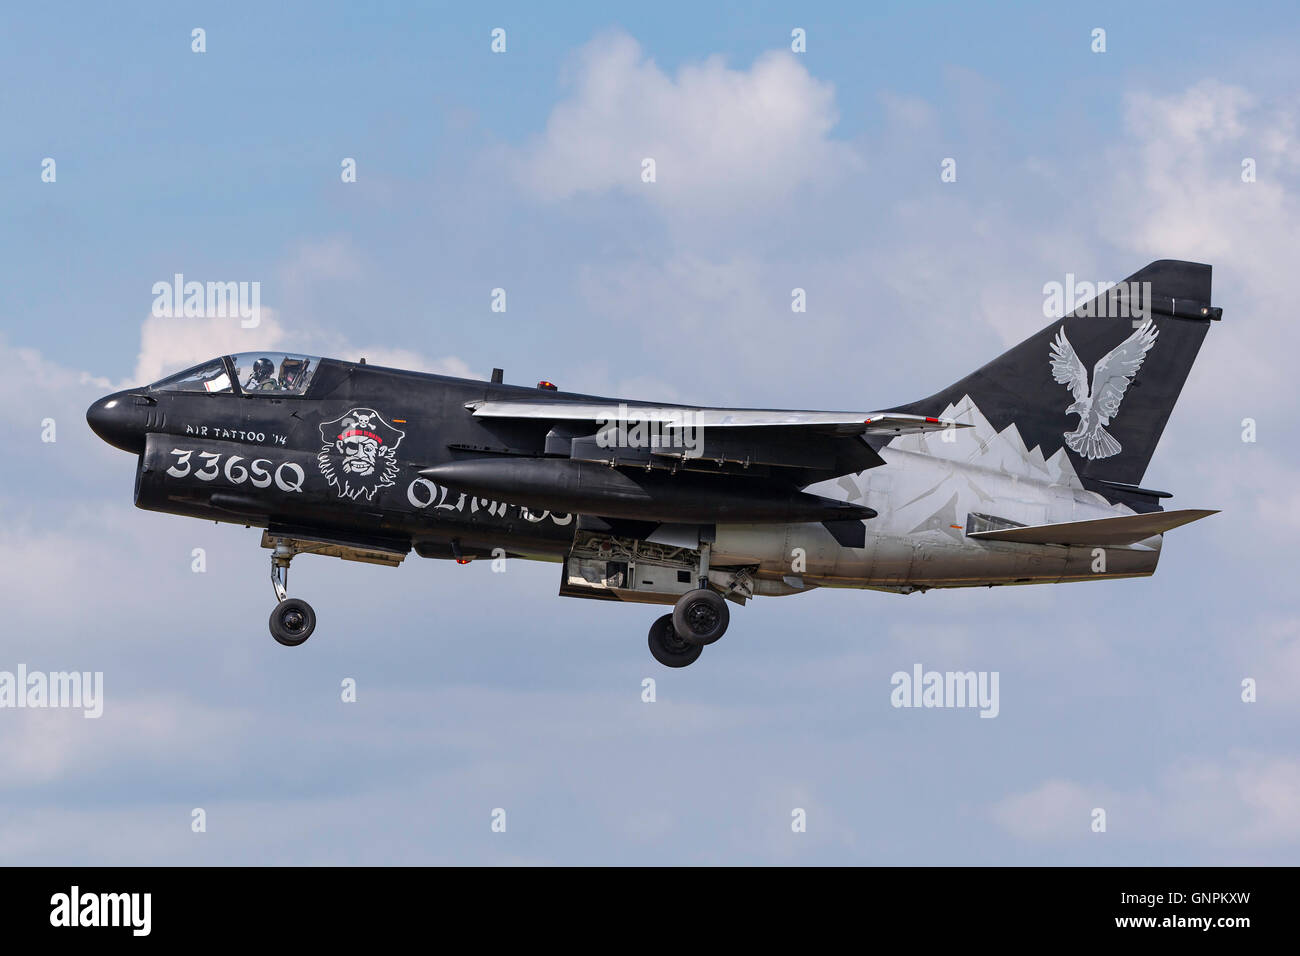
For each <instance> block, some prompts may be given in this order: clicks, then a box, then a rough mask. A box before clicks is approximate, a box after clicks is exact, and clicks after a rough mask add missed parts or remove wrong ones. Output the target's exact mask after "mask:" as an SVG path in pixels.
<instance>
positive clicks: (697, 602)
mask: <svg viewBox="0 0 1300 956" xmlns="http://www.w3.org/2000/svg"><path fill="white" fill-rule="evenodd" d="M730 622H731V612H730V611H729V610H728V609H727V602H726V599H725V598H723V596H722V595H721V594H719V593H718V592H717V591H714V590H713V589H712V588H707V587H700V588H696V589H695V590H693V591H687V592H686V593H685V594H683V595H682V596H681V597H679V598H678V599H677V603H676V604H675V605H674V606H673V613H672V614H665V615H664V616H663V617H661V618H659V619H658V620H657V621H655V622H654V623H653V624H651V625H650V654H651V655H652V656H653V657H654V659H655V660H657V661H658V662H659V663H660V664H663V665H664V666H665V667H685V666H686V665H687V664H693V663H694V662H695V661H696V660H697V659H698V658H699V656H700V654H701V653H703V652H704V645H706V644H712V643H713V642H714V641H716V640H717V639H718V638H720V637H722V635H723V634H725V633H727V625H728V624H729V623H730Z"/></svg>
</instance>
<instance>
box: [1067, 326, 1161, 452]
mask: <svg viewBox="0 0 1300 956" xmlns="http://www.w3.org/2000/svg"><path fill="white" fill-rule="evenodd" d="M1157 334H1159V333H1158V332H1157V330H1156V328H1155V325H1154V324H1153V323H1152V322H1151V320H1150V319H1147V320H1146V322H1144V323H1143V324H1142V325H1141V327H1139V328H1138V330H1137V331H1136V332H1134V333H1133V334H1132V335H1130V336H1129V337H1128V338H1126V339H1125V340H1124V341H1123V342H1121V343H1120V344H1119V345H1117V346H1115V348H1113V349H1111V350H1110V351H1109V352H1107V353H1106V354H1105V355H1104V356H1102V358H1101V360H1100V361H1098V362H1097V364H1096V365H1095V366H1093V369H1092V389H1091V392H1090V391H1089V389H1088V370H1087V369H1086V368H1085V367H1084V365H1083V363H1082V362H1081V361H1079V356H1078V355H1076V354H1075V351H1074V346H1072V345H1071V344H1070V340H1069V339H1068V338H1066V336H1065V326H1064V325H1062V326H1061V328H1060V330H1059V331H1058V332H1057V333H1056V337H1055V338H1054V339H1052V350H1051V351H1052V378H1054V379H1055V380H1056V381H1057V382H1058V383H1059V384H1061V385H1064V386H1065V387H1066V388H1068V389H1069V390H1070V394H1071V395H1073V396H1074V402H1073V404H1071V405H1070V406H1069V407H1068V408H1067V409H1066V410H1065V413H1066V414H1067V415H1078V416H1079V427H1078V428H1076V429H1075V430H1074V431H1072V432H1065V433H1064V434H1063V435H1062V437H1063V438H1064V439H1065V443H1066V445H1068V446H1069V447H1070V448H1071V449H1072V450H1074V451H1075V452H1077V453H1078V454H1080V455H1082V456H1083V457H1084V458H1109V457H1110V456H1111V455H1118V454H1119V453H1120V451H1121V450H1122V449H1121V447H1120V443H1119V442H1117V441H1116V440H1115V436H1114V435H1112V434H1111V433H1110V432H1108V431H1106V428H1105V426H1106V425H1108V424H1110V421H1111V419H1112V418H1114V417H1115V416H1116V415H1118V414H1119V404H1120V402H1121V401H1123V400H1124V392H1125V391H1127V390H1128V386H1129V383H1130V382H1132V381H1133V377H1134V376H1135V375H1137V372H1138V369H1139V368H1141V367H1142V362H1143V360H1144V359H1145V358H1146V354H1147V352H1149V351H1150V350H1151V346H1153V345H1155V342H1156V335H1157Z"/></svg>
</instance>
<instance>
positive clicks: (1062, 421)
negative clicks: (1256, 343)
mask: <svg viewBox="0 0 1300 956" xmlns="http://www.w3.org/2000/svg"><path fill="white" fill-rule="evenodd" d="M1210 273H1211V269H1210V266H1208V265H1202V264H1201V263H1197V262H1181V261H1178V260H1175V259H1161V260H1159V261H1157V262H1153V263H1151V264H1150V265H1149V266H1147V267H1146V268H1144V269H1141V270H1139V271H1138V272H1135V273H1134V274H1133V275H1131V276H1129V277H1128V278H1127V279H1125V280H1124V281H1123V282H1120V283H1118V284H1117V285H1115V286H1113V287H1111V288H1109V289H1106V290H1103V291H1102V292H1101V293H1100V294H1099V295H1097V296H1096V297H1095V298H1093V299H1091V300H1089V301H1088V302H1085V303H1084V304H1083V305H1081V306H1079V307H1078V308H1077V309H1075V310H1074V311H1073V312H1072V313H1070V314H1069V315H1067V316H1066V317H1065V318H1063V319H1057V320H1056V321H1054V322H1052V323H1051V324H1050V325H1048V326H1047V327H1046V328H1044V329H1043V330H1042V331H1040V332H1039V333H1038V334H1036V335H1034V336H1032V337H1031V338H1028V339H1026V340H1025V341H1024V342H1021V343H1020V344H1019V345H1017V346H1016V347H1015V348H1013V349H1011V350H1010V351H1008V352H1005V353H1004V354H1002V355H1000V356H999V357H998V358H996V359H994V360H993V361H992V362H989V363H988V364H987V365H985V366H984V367H983V368H981V369H979V370H977V371H975V372H972V373H971V374H970V375H967V376H966V377H965V378H963V379H962V380H961V381H959V382H956V383H955V384H953V385H950V386H949V387H948V388H946V389H944V390H943V391H941V392H938V393H936V394H934V395H931V396H930V397H929V398H925V399H922V400H920V401H918V402H912V403H911V404H908V405H904V406H900V407H898V408H896V409H891V410H892V411H897V412H906V413H911V414H917V415H932V416H936V417H937V416H939V415H940V414H941V413H942V412H943V410H944V409H945V408H947V407H948V406H950V405H956V404H958V403H959V402H960V401H961V400H962V398H963V397H965V396H969V397H970V399H971V401H972V402H973V403H974V404H975V406H976V407H977V408H978V409H979V410H980V413H981V414H983V415H984V417H985V418H987V419H988V420H989V422H990V423H992V425H993V426H994V428H995V429H997V430H998V431H999V432H1000V431H1002V430H1003V429H1004V428H1006V427H1007V426H1008V425H1015V427H1016V429H1017V431H1019V433H1020V437H1021V439H1022V440H1023V441H1024V443H1025V446H1026V447H1027V448H1033V447H1035V446H1038V447H1039V448H1040V449H1041V450H1042V453H1043V456H1044V457H1045V458H1050V457H1051V455H1052V454H1054V453H1055V452H1056V450H1057V449H1059V448H1062V447H1064V448H1066V449H1068V454H1069V457H1070V461H1071V464H1072V465H1073V466H1074V470H1075V471H1076V472H1077V473H1078V475H1079V477H1080V478H1082V479H1089V478H1091V479H1095V480H1097V481H1102V482H1107V483H1110V484H1121V485H1123V484H1127V485H1136V484H1138V482H1140V481H1141V480H1142V476H1143V475H1144V474H1145V473H1146V469H1147V464H1148V463H1149V462H1150V461H1151V455H1152V453H1154V451H1155V448H1156V444H1157V443H1158V442H1159V441H1160V435H1161V433H1162V432H1163V431H1164V428H1165V423H1166V422H1167V421H1168V420H1169V415H1170V413H1171V412H1172V411H1173V408H1174V403H1175V402H1176V401H1177V400H1178V394H1179V392H1181V391H1182V388H1183V383H1184V382H1185V381H1186V380H1187V374H1188V372H1190V371H1191V368H1192V363H1193V362H1194V361H1195V360H1196V354H1197V352H1198V351H1199V350H1200V347H1201V342H1202V340H1204V338H1205V333H1206V331H1207V330H1208V329H1209V326H1210V322H1211V321H1212V320H1217V319H1218V318H1220V316H1221V314H1222V310H1220V309H1217V308H1214V307H1212V306H1211V305H1210Z"/></svg>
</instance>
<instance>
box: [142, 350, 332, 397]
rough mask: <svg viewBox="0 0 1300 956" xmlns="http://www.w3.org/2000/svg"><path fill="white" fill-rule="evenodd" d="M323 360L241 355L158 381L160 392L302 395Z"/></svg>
mask: <svg viewBox="0 0 1300 956" xmlns="http://www.w3.org/2000/svg"><path fill="white" fill-rule="evenodd" d="M319 364H320V359H319V358H317V357H316V356H314V355H301V354H299V353H296V352H271V351H264V352H240V353H239V354H237V355H227V356H226V357H224V358H218V359H213V360H212V361H210V362H204V363H203V364H202V365H196V366H194V368H190V369H186V370H185V371H184V372H178V373H177V374H175V375H173V376H171V377H170V378H165V379H163V380H162V381H161V382H156V383H155V384H153V385H152V386H150V387H151V388H153V389H154V390H155V391H159V392H213V393H217V392H225V393H231V392H235V393H240V394H247V395H302V394H303V393H304V392H306V391H307V386H308V385H310V384H311V380H312V376H313V375H315V374H316V367H317V366H318V365H319Z"/></svg>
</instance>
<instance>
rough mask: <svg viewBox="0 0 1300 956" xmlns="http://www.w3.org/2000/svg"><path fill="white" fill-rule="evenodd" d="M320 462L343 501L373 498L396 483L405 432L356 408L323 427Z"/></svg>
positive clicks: (364, 409)
mask: <svg viewBox="0 0 1300 956" xmlns="http://www.w3.org/2000/svg"><path fill="white" fill-rule="evenodd" d="M320 432H321V440H322V442H323V444H322V445H321V451H320V454H319V455H318V456H317V459H318V460H319V462H320V466H321V473H322V474H323V475H324V476H325V477H326V479H328V480H329V483H330V484H331V485H333V486H335V487H336V488H338V490H339V496H340V497H347V498H353V499H355V498H357V497H359V496H360V495H362V494H364V495H365V496H366V498H367V499H369V498H371V497H372V496H373V495H374V493H375V491H376V489H378V488H384V487H387V486H389V485H391V484H392V483H393V478H394V476H395V475H396V474H397V454H396V449H397V446H398V444H399V443H400V442H401V440H402V438H403V437H404V436H405V434H406V433H405V432H403V431H401V430H400V429H398V428H394V427H393V426H392V425H390V424H388V422H386V421H384V419H383V417H382V416H380V414H379V413H378V412H377V411H375V410H374V409H373V408H353V409H350V410H349V411H348V412H346V413H345V414H344V415H342V416H340V417H339V418H336V419H334V420H333V421H331V422H325V423H323V424H322V425H321V426H320Z"/></svg>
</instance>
